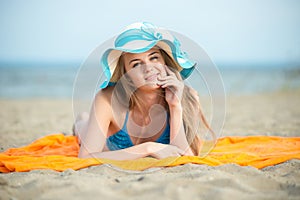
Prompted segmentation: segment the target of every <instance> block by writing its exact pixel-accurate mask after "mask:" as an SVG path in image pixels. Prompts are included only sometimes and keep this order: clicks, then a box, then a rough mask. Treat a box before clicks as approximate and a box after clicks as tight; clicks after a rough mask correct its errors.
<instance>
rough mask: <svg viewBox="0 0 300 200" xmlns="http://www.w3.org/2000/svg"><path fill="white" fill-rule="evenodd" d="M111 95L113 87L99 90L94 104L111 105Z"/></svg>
mask: <svg viewBox="0 0 300 200" xmlns="http://www.w3.org/2000/svg"><path fill="white" fill-rule="evenodd" d="M112 93H113V86H112V87H107V88H105V89H101V90H99V91H98V92H97V94H96V95H95V102H96V103H105V104H109V105H111V96H112Z"/></svg>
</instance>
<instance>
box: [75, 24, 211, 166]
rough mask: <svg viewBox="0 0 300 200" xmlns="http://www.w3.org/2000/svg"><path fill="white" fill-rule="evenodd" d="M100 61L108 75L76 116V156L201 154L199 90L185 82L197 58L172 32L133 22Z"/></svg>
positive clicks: (124, 156) (124, 157) (123, 158)
mask: <svg viewBox="0 0 300 200" xmlns="http://www.w3.org/2000/svg"><path fill="white" fill-rule="evenodd" d="M101 64H102V67H103V68H104V72H105V75H106V77H107V81H106V82H104V83H103V84H102V85H101V88H102V90H100V91H99V92H98V93H97V94H96V96H95V99H94V102H93V106H92V108H91V112H90V114H89V115H88V114H87V113H85V114H81V115H80V116H78V117H77V119H76V122H75V126H74V127H75V131H74V132H75V134H77V135H78V136H79V139H80V142H81V148H80V152H79V157H82V158H86V157H97V158H108V159H114V160H129V159H137V158H142V157H147V156H151V157H154V158H158V159H161V158H165V157H169V156H181V155H199V152H200V149H201V141H200V138H199V135H198V132H199V123H201V122H202V123H201V124H203V125H204V126H206V128H208V129H209V126H208V125H207V123H206V120H205V118H204V116H203V114H202V112H201V109H200V103H199V98H198V96H197V92H196V91H195V90H193V89H192V88H190V87H188V86H186V85H184V82H183V79H185V78H187V77H188V76H189V75H190V73H192V71H193V69H194V67H195V63H194V62H192V61H190V60H189V59H188V57H187V55H186V54H185V53H184V52H182V51H181V50H180V43H179V41H178V40H177V39H176V38H174V36H173V35H172V34H170V33H169V32H168V31H167V30H164V29H159V28H157V27H155V26H154V25H152V24H149V23H135V24H132V25H130V26H129V27H128V28H127V29H126V30H125V31H124V32H122V33H121V34H120V35H119V36H118V37H117V38H116V40H115V45H114V47H113V48H111V49H108V50H107V51H106V52H105V53H104V54H103V55H102V58H101ZM199 120H200V122H199ZM209 130H210V129H209Z"/></svg>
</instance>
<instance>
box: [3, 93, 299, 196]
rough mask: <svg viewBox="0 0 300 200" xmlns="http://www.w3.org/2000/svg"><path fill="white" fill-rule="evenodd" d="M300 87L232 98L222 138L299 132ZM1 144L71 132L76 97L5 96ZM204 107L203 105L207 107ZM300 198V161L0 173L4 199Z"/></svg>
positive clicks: (103, 166)
mask: <svg viewBox="0 0 300 200" xmlns="http://www.w3.org/2000/svg"><path fill="white" fill-rule="evenodd" d="M299 99H300V90H296V91H295V90H294V91H278V92H273V93H265V94H255V95H243V96H227V106H226V107H227V114H226V121H225V125H224V129H223V132H222V136H229V135H277V136H298V137H299V136H300V106H299V105H298V104H299ZM0 106H1V112H0V120H1V127H0V129H1V131H0V148H1V151H4V150H5V149H7V148H10V147H19V146H22V145H26V144H28V143H30V142H32V141H34V140H35V139H37V138H39V137H42V136H45V135H48V134H52V133H59V132H64V133H66V134H71V127H72V121H73V111H72V101H71V100H69V99H66V100H51V99H50V100H49V99H23V100H11V99H2V100H0ZM204 107H205V104H204ZM128 198H131V199H152V200H153V199H154V198H161V199H272V200H274V199H300V160H290V161H287V162H285V163H282V164H279V165H276V166H270V167H266V168H264V169H262V170H258V169H255V168H253V167H241V166H238V165H235V164H228V165H222V166H218V167H210V166H205V165H195V164H186V165H182V166H177V167H169V168H152V169H148V170H145V171H143V172H138V171H134V172H132V171H124V170H120V169H117V168H116V167H113V166H110V165H100V166H94V167H90V168H86V169H82V170H78V171H74V170H66V171H64V172H56V171H53V170H33V171H31V172H24V173H9V174H0V199H128Z"/></svg>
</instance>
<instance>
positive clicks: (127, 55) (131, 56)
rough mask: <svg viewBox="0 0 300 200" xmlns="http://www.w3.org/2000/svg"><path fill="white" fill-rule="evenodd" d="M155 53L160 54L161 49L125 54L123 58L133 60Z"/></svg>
mask: <svg viewBox="0 0 300 200" xmlns="http://www.w3.org/2000/svg"><path fill="white" fill-rule="evenodd" d="M153 52H157V53H160V51H159V48H158V47H153V48H151V49H149V50H148V51H145V52H143V53H129V52H123V53H122V56H123V57H124V58H133V57H139V56H142V57H143V56H147V55H150V54H152V53H153Z"/></svg>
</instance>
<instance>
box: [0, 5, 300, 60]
mask: <svg viewBox="0 0 300 200" xmlns="http://www.w3.org/2000/svg"><path fill="white" fill-rule="evenodd" d="M299 11H300V1H297V0H280V1H279V0H252V1H243V0H222V1H221V0H217V1H199V0H184V1H183V0H165V1H163V0H152V1H150V0H149V1H142V0H126V1H121V0H120V1H117V0H107V1H91V0H85V1H83V0H82V1H71V0H44V1H39V0H36V1H33V0H28V1H17V0H0V28H1V31H0V61H5V62H9V61H12V62H16V61H21V62H22V61H45V62H47V61H52V62H60V61H78V62H82V61H84V59H85V58H87V57H88V55H89V53H90V52H91V51H92V50H93V49H94V48H95V47H97V46H98V45H99V44H101V43H102V42H104V41H105V40H107V39H109V38H111V37H112V36H114V35H115V34H117V33H118V32H119V31H121V30H122V29H124V27H125V26H126V25H129V24H131V23H133V22H137V21H148V22H152V23H154V24H156V25H157V26H160V27H166V28H169V29H171V30H174V31H177V32H179V33H181V34H184V35H186V36H188V37H189V38H191V39H193V40H194V41H195V42H197V43H198V44H199V45H200V46H201V47H202V48H204V49H205V50H206V52H207V53H208V55H209V56H210V57H211V58H212V60H213V61H214V62H216V63H230V64H235V63H237V64H241V63H244V64H247V63H272V64H276V63H277V64H278V63H280V64H283V65H297V64H300V12H299Z"/></svg>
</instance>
